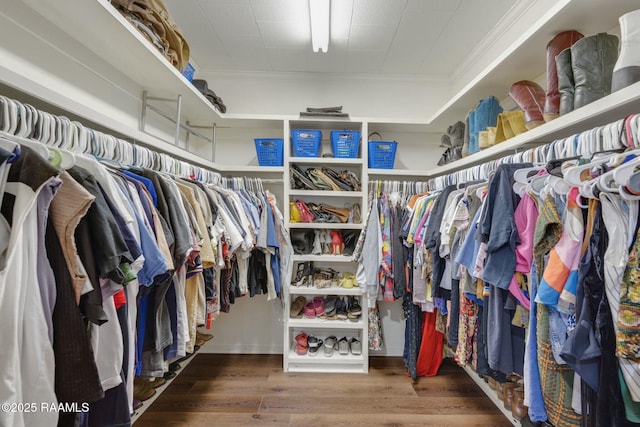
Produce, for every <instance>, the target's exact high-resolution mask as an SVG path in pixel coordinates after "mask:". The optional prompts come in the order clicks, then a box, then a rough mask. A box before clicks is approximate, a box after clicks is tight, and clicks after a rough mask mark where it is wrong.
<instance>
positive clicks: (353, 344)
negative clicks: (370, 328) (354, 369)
mask: <svg viewBox="0 0 640 427" xmlns="http://www.w3.org/2000/svg"><path fill="white" fill-rule="evenodd" d="M349 348H350V349H351V354H353V355H354V356H359V355H361V354H362V342H360V340H359V339H358V338H356V337H353V338H351V341H350V342H349Z"/></svg>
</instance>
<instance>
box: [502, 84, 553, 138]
mask: <svg viewBox="0 0 640 427" xmlns="http://www.w3.org/2000/svg"><path fill="white" fill-rule="evenodd" d="M509 96H510V97H511V98H512V99H513V100H514V101H515V102H516V104H518V107H520V108H521V109H522V110H524V120H525V126H526V127H527V129H533V128H535V127H538V126H540V125H541V124H543V123H544V116H543V113H542V111H543V108H544V102H545V95H544V90H543V89H542V88H541V87H540V85H539V84H537V83H535V82H532V81H530V80H521V81H519V82H515V83H514V84H512V85H511V88H510V89H509Z"/></svg>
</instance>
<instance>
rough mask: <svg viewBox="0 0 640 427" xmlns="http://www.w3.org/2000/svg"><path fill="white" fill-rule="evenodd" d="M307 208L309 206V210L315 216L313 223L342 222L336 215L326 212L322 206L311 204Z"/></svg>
mask: <svg viewBox="0 0 640 427" xmlns="http://www.w3.org/2000/svg"><path fill="white" fill-rule="evenodd" d="M307 206H309V210H310V211H311V213H312V214H313V215H314V216H315V219H314V221H313V222H323V223H329V222H334V223H335V222H340V219H338V218H337V217H336V216H335V215H334V214H332V213H329V212H326V211H325V210H324V209H322V207H321V206H319V205H317V204H315V203H309V204H308V205H307Z"/></svg>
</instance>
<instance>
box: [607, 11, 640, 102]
mask: <svg viewBox="0 0 640 427" xmlns="http://www.w3.org/2000/svg"><path fill="white" fill-rule="evenodd" d="M618 21H619V22H620V36H621V39H622V40H621V43H620V45H621V47H620V56H619V57H618V61H617V62H616V66H615V67H614V68H613V78H612V82H611V91H612V92H615V91H617V90H620V89H622V88H625V87H627V86H630V85H632V84H633V83H635V82H638V81H640V9H638V10H634V11H633V12H629V13H627V14H625V15H622V16H621V17H620V18H619V20H618Z"/></svg>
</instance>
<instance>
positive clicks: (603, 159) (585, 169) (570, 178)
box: [562, 153, 620, 187]
mask: <svg viewBox="0 0 640 427" xmlns="http://www.w3.org/2000/svg"><path fill="white" fill-rule="evenodd" d="M619 155H620V153H614V154H603V155H600V156H598V155H597V153H596V157H594V158H592V160H591V161H590V162H589V163H586V164H582V165H575V166H572V167H567V168H566V169H564V170H563V172H562V174H563V176H564V179H565V180H566V181H567V182H568V183H569V184H570V185H572V186H575V187H577V186H580V185H581V183H582V182H583V181H585V180H590V179H592V178H593V176H592V172H591V170H592V169H594V168H598V167H600V166H606V165H607V163H608V162H609V161H610V160H613V161H614V162H615V159H616V158H617V156H619ZM599 175H600V174H598V176H599Z"/></svg>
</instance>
